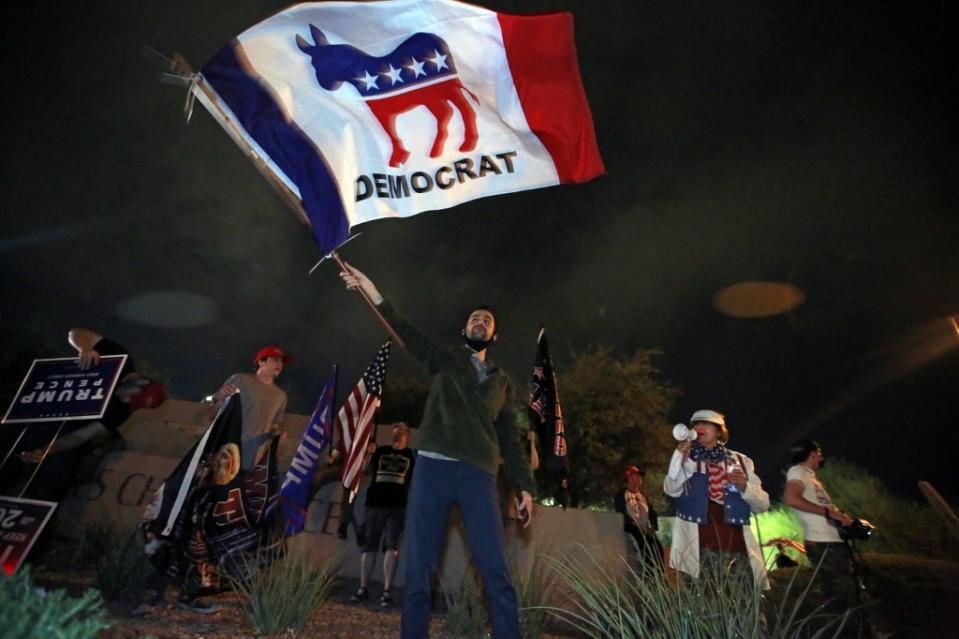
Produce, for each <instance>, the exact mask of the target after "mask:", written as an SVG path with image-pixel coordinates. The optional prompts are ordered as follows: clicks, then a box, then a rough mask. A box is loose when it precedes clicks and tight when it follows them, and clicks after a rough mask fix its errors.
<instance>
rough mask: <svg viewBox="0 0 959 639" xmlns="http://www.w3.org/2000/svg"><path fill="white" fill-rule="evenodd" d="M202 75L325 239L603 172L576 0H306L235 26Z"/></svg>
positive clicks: (219, 107) (330, 242) (202, 91)
mask: <svg viewBox="0 0 959 639" xmlns="http://www.w3.org/2000/svg"><path fill="white" fill-rule="evenodd" d="M196 80H197V81H196V82H195V83H194V89H193V91H194V92H195V94H196V95H197V97H198V99H200V101H201V102H202V103H203V104H204V105H205V106H206V107H207V108H208V109H209V110H210V112H211V113H213V114H214V116H215V117H217V119H218V120H219V121H220V123H221V124H222V125H223V126H224V127H225V128H226V129H227V130H228V131H229V132H230V134H231V135H232V136H233V137H234V139H235V140H236V141H237V142H238V143H239V144H240V145H241V146H242V147H243V148H245V149H246V150H247V151H248V152H249V153H251V154H252V155H253V156H254V160H255V162H256V163H257V165H258V166H260V167H261V169H262V170H263V171H264V172H265V173H266V174H267V175H268V177H270V178H271V179H272V180H273V181H274V183H275V184H282V187H281V189H282V190H283V192H284V193H286V194H288V195H289V197H290V198H291V199H298V200H299V201H300V202H301V203H302V209H303V210H305V212H306V215H307V218H308V220H309V223H310V226H311V228H312V231H313V234H314V237H315V238H316V241H317V242H318V243H319V245H320V248H321V249H323V251H324V252H327V253H328V252H330V251H332V250H333V249H335V248H336V247H337V246H339V245H340V244H341V243H342V242H343V241H345V240H346V239H347V237H348V235H349V232H350V228H351V227H353V226H355V225H357V224H361V223H363V222H368V221H371V220H376V219H381V218H385V217H407V216H411V215H415V214H417V213H420V212H423V211H429V210H435V209H444V208H448V207H451V206H455V205H456V204H459V203H461V202H466V201H469V200H473V199H477V198H480V197H486V196H490V195H496V194H501V193H511V192H515V191H521V190H525V189H535V188H541V187H546V186H552V185H556V184H561V183H567V182H584V181H587V180H590V179H592V178H593V177H596V176H597V175H600V174H601V173H603V172H604V167H603V162H602V159H601V158H600V155H599V150H598V148H597V145H596V136H595V133H594V130H593V121H592V116H591V114H590V111H589V105H588V104H587V102H586V95H585V92H584V90H583V86H582V83H581V81H580V77H579V66H578V63H577V58H576V48H575V44H574V42H573V18H572V16H571V15H570V14H569V13H553V14H540V15H535V16H514V15H507V14H500V13H496V12H494V11H490V10H488V9H484V8H482V7H477V6H474V5H471V4H467V3H461V2H455V1H453V0H395V1H393V2H316V3H305V4H299V5H294V6H292V7H290V8H288V9H285V10H284V11H281V12H280V13H277V14H276V15H274V16H272V17H270V18H267V19H266V20H264V21H263V22H261V23H259V24H257V25H255V26H253V27H251V28H250V29H248V30H247V31H245V32H243V33H241V34H240V35H238V36H237V37H236V38H235V39H234V40H233V41H232V42H230V43H229V44H228V45H227V46H225V47H223V48H222V49H221V50H220V51H219V52H218V53H217V54H216V55H215V56H214V57H213V59H211V60H210V61H209V62H208V63H207V64H206V65H205V66H204V67H203V69H202V70H201V72H200V74H199V75H198V76H197V78H196Z"/></svg>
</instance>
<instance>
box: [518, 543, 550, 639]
mask: <svg viewBox="0 0 959 639" xmlns="http://www.w3.org/2000/svg"><path fill="white" fill-rule="evenodd" d="M530 550H531V552H532V559H531V560H530V562H529V564H528V565H527V566H526V568H525V569H524V568H521V567H520V566H519V565H517V563H516V562H515V561H514V562H513V565H512V573H513V585H514V586H515V588H516V599H517V603H518V604H519V629H520V634H521V636H522V637H523V639H539V638H540V637H541V636H543V633H545V632H546V628H547V626H548V625H549V619H550V614H549V607H548V606H549V602H550V598H551V597H552V594H553V591H554V590H555V588H556V573H555V572H553V571H552V570H550V569H549V566H548V565H547V564H546V561H545V559H544V558H543V556H542V555H541V554H539V553H536V552H534V551H533V549H530Z"/></svg>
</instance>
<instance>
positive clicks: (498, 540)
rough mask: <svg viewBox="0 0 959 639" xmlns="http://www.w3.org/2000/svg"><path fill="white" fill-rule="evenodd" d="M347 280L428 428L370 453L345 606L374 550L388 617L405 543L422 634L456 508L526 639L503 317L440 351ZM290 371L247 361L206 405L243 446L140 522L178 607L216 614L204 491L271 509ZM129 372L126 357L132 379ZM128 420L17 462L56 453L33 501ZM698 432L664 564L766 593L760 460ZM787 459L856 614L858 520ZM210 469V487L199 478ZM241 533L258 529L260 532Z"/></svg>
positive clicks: (517, 469) (500, 630)
mask: <svg viewBox="0 0 959 639" xmlns="http://www.w3.org/2000/svg"><path fill="white" fill-rule="evenodd" d="M341 277H342V280H343V282H344V283H345V285H346V287H347V288H348V289H359V290H361V291H362V292H363V293H364V294H365V295H366V296H367V297H368V298H369V299H370V301H372V303H373V304H375V305H376V307H377V308H378V310H379V311H380V313H382V315H383V316H384V317H385V318H386V319H387V320H388V321H389V323H390V324H391V325H392V326H393V327H394V329H395V330H396V332H397V334H398V335H399V336H400V337H401V338H402V339H403V340H404V341H405V342H406V345H407V350H408V352H409V354H410V355H412V356H413V357H414V358H415V359H416V360H418V361H419V362H420V363H421V364H422V365H423V366H424V367H425V369H426V371H427V373H428V374H429V376H430V377H431V387H430V390H429V394H428V396H427V399H426V403H425V408H424V413H423V418H422V421H421V423H420V425H419V428H418V434H417V452H416V453H415V454H414V452H413V451H412V450H411V449H410V447H409V443H410V433H409V428H408V427H407V425H406V424H404V423H396V424H393V425H392V426H391V428H390V435H391V442H390V444H388V445H383V446H375V445H373V444H371V445H370V448H369V449H368V451H367V457H366V460H365V464H364V472H365V474H366V476H367V477H369V478H370V483H369V486H368V488H367V491H366V500H365V512H364V516H363V521H362V523H357V522H355V520H354V518H353V516H352V510H351V508H347V507H346V506H347V502H346V501H345V502H344V511H343V515H342V517H341V530H340V531H339V532H340V533H341V536H342V537H344V538H345V537H346V530H347V528H346V527H347V526H348V525H350V523H351V522H352V525H353V526H355V527H356V533H357V534H356V539H357V541H358V542H359V545H360V548H361V553H360V584H359V588H358V590H357V591H356V592H355V593H354V594H353V595H352V597H351V599H352V601H354V602H357V603H360V602H364V601H366V600H368V599H369V598H370V580H371V577H372V576H373V571H374V568H375V564H376V557H377V554H378V553H380V552H382V553H383V561H382V572H383V578H382V581H383V590H382V592H381V593H380V597H379V602H380V605H381V606H383V607H389V606H391V605H392V604H393V584H394V578H395V573H396V569H397V564H398V561H399V552H400V547H401V545H403V541H404V536H405V545H404V546H403V547H404V548H405V549H406V550H405V552H406V556H405V561H406V572H405V575H404V596H403V598H402V609H403V611H402V621H401V625H402V628H401V636H402V637H404V638H408V639H413V638H420V637H426V636H428V628H429V622H430V618H431V614H432V589H433V583H434V579H435V576H436V572H437V565H438V562H439V559H440V556H441V553H442V551H443V547H444V539H445V535H446V529H447V525H448V520H449V515H450V511H451V509H452V507H453V506H456V507H457V509H458V510H459V513H460V515H461V518H462V522H463V527H464V530H465V534H466V541H467V544H468V546H469V550H470V555H471V558H472V561H473V563H474V565H475V566H476V568H477V572H478V574H479V576H480V578H481V580H482V583H483V592H484V593H485V596H486V598H487V601H488V604H489V608H490V620H491V625H492V636H493V637H497V638H517V637H519V636H520V628H519V617H518V608H517V594H516V590H515V588H514V585H513V580H512V577H511V572H510V566H509V562H508V560H507V555H506V537H505V533H504V526H502V525H494V522H502V521H503V517H502V514H503V513H502V511H501V503H500V502H501V499H500V493H499V491H498V489H497V472H498V471H501V472H500V475H501V477H502V478H503V480H505V482H506V483H507V484H508V485H509V489H508V492H509V494H511V495H516V502H515V508H516V511H515V512H516V517H517V520H518V521H520V522H521V524H520V525H521V526H522V527H523V528H528V527H529V526H530V525H531V524H532V521H533V496H534V494H535V483H534V480H533V472H532V470H533V467H534V466H535V447H534V448H533V451H532V452H533V457H534V460H533V461H534V463H533V464H532V465H531V459H530V450H529V448H528V446H529V439H528V430H524V429H523V428H522V427H521V426H520V425H519V424H520V423H521V422H520V420H517V419H516V417H517V415H516V412H515V404H516V402H515V389H514V387H513V385H512V382H511V380H510V377H509V375H508V374H507V373H506V372H505V371H504V370H502V369H501V368H500V367H498V366H497V365H496V363H495V362H494V361H493V359H492V358H491V357H490V355H489V351H490V347H491V346H492V345H493V344H494V343H495V342H496V340H497V338H498V334H497V328H498V325H497V318H496V314H495V312H494V311H493V310H492V309H491V308H489V307H486V306H482V305H479V306H476V307H474V308H471V309H469V312H468V313H467V314H466V321H465V325H464V327H463V329H462V331H461V337H462V344H461V345H460V346H458V347H456V348H446V347H443V346H441V345H439V344H437V343H436V342H434V341H433V340H432V339H431V338H430V337H428V336H426V335H424V334H423V333H421V332H420V331H419V330H417V329H416V328H414V327H413V326H411V325H410V324H409V323H408V322H407V321H406V320H405V319H404V318H403V316H402V315H401V314H400V313H399V311H397V310H396V309H395V308H394V306H393V305H392V303H391V302H390V301H388V300H387V299H386V298H385V297H384V296H383V295H382V294H381V293H380V291H379V290H378V289H377V287H376V286H375V285H374V284H373V282H372V281H371V280H370V278H369V277H367V276H366V275H364V274H363V273H362V272H360V271H359V270H358V269H356V268H354V267H352V266H349V265H345V266H344V269H343V271H342V273H341ZM70 343H71V344H72V345H73V346H74V347H75V348H76V350H77V353H78V357H79V362H80V365H81V366H84V365H89V364H90V363H91V362H95V361H96V359H97V358H98V357H99V356H101V355H106V354H115V353H124V354H126V350H125V349H124V348H123V347H122V346H120V345H119V344H116V343H115V342H113V341H112V340H109V339H108V338H105V337H103V336H102V335H99V334H97V333H95V332H93V331H88V330H85V329H74V330H73V331H71V333H70ZM290 361H291V358H290V356H289V354H288V353H286V352H285V351H283V350H282V349H281V348H279V347H276V346H267V347H264V348H263V349H261V350H260V351H258V352H257V353H256V355H255V356H254V358H253V363H254V366H255V372H254V373H252V374H251V373H243V372H241V373H236V374H234V375H232V376H230V377H229V378H228V379H227V380H226V381H225V382H224V383H223V384H222V385H221V386H220V388H219V390H217V391H216V392H215V393H214V394H213V395H212V396H210V397H209V398H208V399H209V402H208V404H209V406H210V411H211V417H214V418H215V419H218V420H219V419H221V418H222V419H226V418H225V417H223V415H224V414H225V413H231V414H235V415H236V420H238V421H236V423H237V424H241V426H237V428H239V429H240V430H239V431H238V432H240V433H241V435H240V442H241V443H240V445H239V446H237V445H235V444H230V443H224V444H223V445H220V446H218V447H217V448H216V450H215V453H214V454H212V455H209V456H208V457H206V458H201V455H200V453H198V452H197V451H199V450H201V449H202V446H201V444H200V443H198V444H197V446H195V447H194V450H193V451H191V454H190V455H188V457H187V458H186V459H184V461H183V463H181V466H182V469H180V468H178V471H176V472H182V473H183V474H184V476H185V477H187V478H188V481H189V482H192V484H191V486H192V487H190V488H189V489H188V488H187V487H186V486H187V484H186V483H184V484H183V487H182V488H178V487H177V485H176V483H175V482H171V480H168V481H167V484H166V485H165V488H161V490H160V491H158V494H157V496H156V499H155V500H154V503H153V504H151V507H150V508H148V509H147V513H146V514H145V518H144V526H143V528H144V532H145V535H146V539H147V552H148V554H150V556H151V558H154V559H155V560H156V561H155V563H157V564H158V567H160V566H161V565H162V567H163V569H164V570H166V571H167V574H169V575H170V576H175V577H176V578H177V579H178V580H179V581H180V582H181V585H182V590H183V596H182V597H181V599H180V600H179V603H180V605H182V606H183V607H184V608H188V609H191V610H195V611H197V612H209V611H210V610H212V608H211V607H210V606H208V605H207V604H206V603H204V602H203V601H202V600H200V599H199V595H201V594H203V592H205V591H209V587H210V585H211V583H212V581H211V579H212V577H211V575H210V574H208V573H209V570H212V569H213V568H215V567H214V566H213V565H212V564H211V562H212V561H213V559H211V557H212V554H211V553H212V551H211V550H210V548H209V547H208V546H209V544H208V542H209V539H208V538H207V537H205V536H204V535H205V532H204V531H205V528H204V526H205V525H206V524H205V523H204V520H203V517H213V514H212V513H213V511H214V510H216V509H215V508H214V509H213V510H209V508H208V510H209V512H206V511H203V510H202V508H203V507H204V506H203V504H208V505H209V504H210V503H212V502H210V497H209V496H208V495H209V494H214V493H215V492H216V491H215V490H214V488H215V487H220V489H222V490H224V491H225V490H226V489H228V488H230V487H233V488H234V489H237V490H239V489H240V488H242V489H243V490H246V491H247V492H248V493H249V494H250V495H251V497H250V499H253V502H251V503H254V504H260V502H259V501H256V500H257V499H260V500H261V501H262V500H265V499H269V498H270V497H269V496H268V495H266V494H259V493H257V492H256V486H255V484H256V482H260V484H262V483H263V478H264V477H267V476H268V471H269V472H275V469H273V468H272V466H271V462H270V459H271V456H274V457H273V458H275V445H276V443H277V441H278V440H279V439H280V438H281V437H283V436H284V434H283V428H282V425H283V421H284V416H285V412H286V404H287V397H286V394H285V393H284V392H283V391H282V390H281V389H280V388H279V386H278V385H277V383H276V381H277V378H278V377H279V376H280V374H281V373H282V371H283V369H284V366H286V365H288V364H289V363H290ZM133 370H134V369H133V361H132V358H131V359H128V360H127V364H126V368H125V370H124V375H128V374H129V373H130V372H132V371H133ZM231 400H236V401H231ZM230 406H232V408H230ZM129 413H130V406H129V402H128V401H127V402H123V401H122V400H121V398H120V397H119V396H118V397H117V398H116V400H115V401H111V404H110V408H109V409H108V411H107V414H106V415H105V416H104V417H103V418H101V419H100V420H97V421H96V422H93V423H90V424H73V425H72V426H71V429H70V430H71V432H68V433H67V434H66V436H65V437H62V438H60V439H59V440H58V441H57V442H56V443H55V444H54V445H53V446H52V447H50V450H49V451H46V450H43V449H41V448H39V447H38V448H28V449H27V450H25V451H24V452H22V453H21V454H20V460H21V462H22V463H24V464H29V463H36V462H38V461H40V460H41V459H43V458H44V457H46V458H47V459H46V462H47V464H49V465H48V466H47V468H48V469H52V470H53V471H54V472H56V473H57V474H58V476H59V477H60V478H61V479H60V480H59V481H52V480H51V481H40V482H38V483H37V484H35V488H34V492H33V493H32V494H31V495H32V496H37V497H40V498H49V499H54V500H58V499H59V498H61V497H62V494H59V493H58V492H57V490H54V487H56V488H57V489H59V488H62V487H63V486H64V485H69V483H68V482H64V481H62V476H63V473H64V472H71V471H69V470H64V469H65V468H66V466H67V465H70V464H73V463H75V462H76V459H75V458H74V456H71V455H70V451H72V450H75V449H77V448H78V447H79V446H80V445H81V444H84V443H86V442H88V441H90V440H92V439H94V438H97V437H99V438H102V437H104V436H106V437H108V438H109V437H114V436H115V435H116V429H117V427H118V426H119V425H120V424H122V423H123V421H124V420H125V419H126V417H127V416H128V415H129ZM690 422H691V424H690V425H691V430H692V433H693V434H694V437H693V438H690V439H684V440H683V441H681V442H680V443H679V444H678V445H677V447H676V449H675V450H674V451H673V453H672V457H671V459H670V461H669V464H668V467H667V469H666V473H665V478H664V481H663V491H664V492H665V494H666V495H668V496H669V497H671V498H672V499H673V500H674V502H675V506H676V513H675V514H676V517H675V522H674V524H673V527H672V544H671V552H670V553H669V561H668V565H669V566H670V567H671V568H673V569H675V570H676V571H677V572H678V574H679V575H680V577H681V581H685V582H690V581H693V580H696V579H698V578H700V577H701V575H703V574H706V575H710V574H718V573H724V574H725V575H727V576H728V577H729V578H730V579H731V580H732V581H734V582H735V581H741V582H744V583H748V584H752V585H758V586H762V587H768V584H767V578H766V562H765V561H764V559H763V556H762V552H761V548H760V547H759V544H758V543H757V540H756V538H755V537H754V535H753V532H752V529H751V527H750V521H751V518H752V516H753V515H754V514H756V513H761V512H763V511H766V510H767V509H768V508H769V505H770V499H769V495H768V494H767V492H766V491H765V490H764V489H763V486H762V482H761V481H760V478H759V476H758V475H757V474H756V471H755V465H754V463H753V461H752V459H750V458H749V457H748V456H747V455H746V454H744V453H742V452H739V451H736V450H732V449H730V448H728V447H727V443H728V441H729V438H730V431H729V426H728V424H727V422H726V418H725V416H724V415H723V414H721V413H719V412H717V411H714V410H708V409H703V410H698V411H696V412H695V413H694V414H693V415H692V417H691V420H690ZM231 423H232V422H231ZM231 427H232V426H228V425H226V424H224V426H223V428H224V429H227V428H231ZM224 441H225V440H224ZM204 445H205V444H204ZM231 446H232V448H231ZM791 455H792V461H793V462H794V465H793V466H792V467H791V468H790V469H789V473H788V477H787V480H788V481H787V484H786V490H785V503H786V504H788V505H789V506H791V507H792V508H794V509H795V510H796V512H797V514H798V516H799V519H800V521H801V522H802V525H803V532H804V539H805V550H806V552H807V554H808V555H809V558H810V559H811V560H812V561H813V563H814V564H817V565H819V567H820V568H819V570H820V579H821V582H822V584H823V590H824V592H825V593H826V595H827V596H828V597H829V598H830V600H831V601H832V602H833V604H832V605H834V606H836V607H837V609H841V607H842V606H847V607H848V606H850V605H853V604H854V601H853V600H852V597H853V596H854V595H853V594H851V593H854V592H855V588H856V587H857V585H856V584H855V582H854V579H855V565H854V558H853V557H852V555H851V554H850V553H849V549H848V546H847V544H846V542H845V540H844V538H843V536H842V530H843V528H844V527H845V526H849V525H850V524H851V523H852V522H853V518H852V517H851V516H850V515H848V514H846V513H844V512H843V511H841V510H840V509H839V508H837V507H836V506H835V505H834V504H833V503H832V501H831V499H830V497H829V493H828V492H827V491H826V489H825V487H824V486H823V485H822V483H821V482H820V481H819V480H818V479H817V476H816V471H817V470H819V468H820V467H821V465H822V463H823V452H822V448H821V447H820V446H819V444H818V443H816V442H814V441H812V440H803V441H801V442H797V444H796V445H795V446H794V447H793V449H792V451H791ZM257 473H259V474H257ZM175 474H176V473H174V475H175ZM201 474H202V475H203V478H202V479H203V481H201V482H197V481H195V477H199V476H200V475H201ZM270 476H272V475H270ZM645 476H646V471H645V470H644V469H642V468H640V467H638V466H635V465H630V466H627V467H626V468H625V469H624V471H623V473H622V482H623V485H622V489H621V490H620V491H618V492H616V494H615V495H613V496H612V497H613V499H612V501H613V505H614V508H615V510H616V511H617V512H619V513H621V514H622V518H623V530H624V533H625V535H626V538H627V539H628V540H629V544H630V547H631V548H632V549H633V552H634V555H635V558H636V560H637V561H638V562H640V563H641V564H642V565H644V566H646V567H648V568H652V569H654V570H663V569H665V567H666V566H665V562H664V559H663V548H662V545H661V543H660V541H659V539H658V537H657V529H658V517H657V512H656V510H655V508H654V507H653V500H652V499H651V498H650V496H649V494H648V493H647V489H646V486H645ZM172 477H173V476H171V479H172ZM254 478H255V481H254ZM167 485H168V486H169V487H166V486H167ZM200 488H203V489H204V490H205V491H207V492H202V491H200ZM164 490H166V491H167V492H166V494H164ZM176 490H179V491H180V493H181V494H180V495H179V497H178V498H177V502H178V503H181V504H182V503H187V504H191V505H190V506H189V507H188V508H187V507H184V513H185V514H183V515H179V516H176V515H175V514H174V515H168V513H167V511H165V509H168V506H169V502H171V501H173V500H172V498H171V493H172V492H173V491H176ZM216 494H218V493H216ZM243 494H244V495H246V493H243ZM244 499H246V497H244ZM191 500H193V501H191ZM204 500H206V501H204ZM203 513H206V514H203ZM165 518H166V520H165ZM247 523H249V524H250V526H253V525H254V523H255V522H252V520H251V522H247ZM256 525H259V524H256ZM171 528H172V529H173V530H174V532H173V533H172V534H173V535H174V536H176V535H177V534H179V535H180V536H181V538H182V539H184V540H185V541H184V546H183V548H181V550H180V552H181V554H182V557H181V559H180V560H179V561H176V560H171V559H170V557H169V550H168V549H167V550H166V551H164V550H163V548H164V544H163V542H162V540H163V539H164V535H170V529H171ZM178 531H179V532H178ZM251 539H252V538H251ZM164 552H165V553H166V554H164ZM158 557H159V558H160V559H157V558H158ZM198 558H199V559H198ZM204 562H206V563H204ZM197 566H201V567H202V566H206V568H197Z"/></svg>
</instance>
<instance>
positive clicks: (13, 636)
mask: <svg viewBox="0 0 959 639" xmlns="http://www.w3.org/2000/svg"><path fill="white" fill-rule="evenodd" d="M104 614H105V613H104V611H103V609H102V600H101V598H100V593H98V592H97V591H96V590H87V591H86V592H85V593H83V595H82V596H81V597H78V598H74V597H70V596H69V595H67V593H66V591H64V590H54V591H51V592H44V591H42V590H38V589H37V588H36V587H35V586H34V585H33V581H32V580H31V579H30V568H29V566H24V567H23V568H22V569H21V570H20V571H19V572H18V573H17V574H16V575H13V576H7V575H2V576H0V623H2V624H3V633H2V634H3V637H4V639H48V638H49V637H57V638H60V639H86V638H92V637H95V636H96V635H97V633H98V632H99V631H100V630H102V629H104V628H108V627H109V624H107V622H106V620H105V618H104Z"/></svg>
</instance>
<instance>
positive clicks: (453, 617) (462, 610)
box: [443, 565, 489, 639]
mask: <svg viewBox="0 0 959 639" xmlns="http://www.w3.org/2000/svg"><path fill="white" fill-rule="evenodd" d="M444 597H446V615H445V616H444V617H443V632H445V633H446V634H447V635H449V636H450V637H457V638H459V639H478V638H480V637H485V636H486V625H487V623H488V622H489V615H487V613H486V602H485V601H484V600H483V589H482V588H480V586H479V583H478V581H477V576H476V571H475V569H474V568H473V566H472V565H469V566H467V567H466V570H464V571H463V579H462V580H461V581H460V584H459V587H457V588H456V589H455V590H454V591H453V592H452V593H450V594H444Z"/></svg>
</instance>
